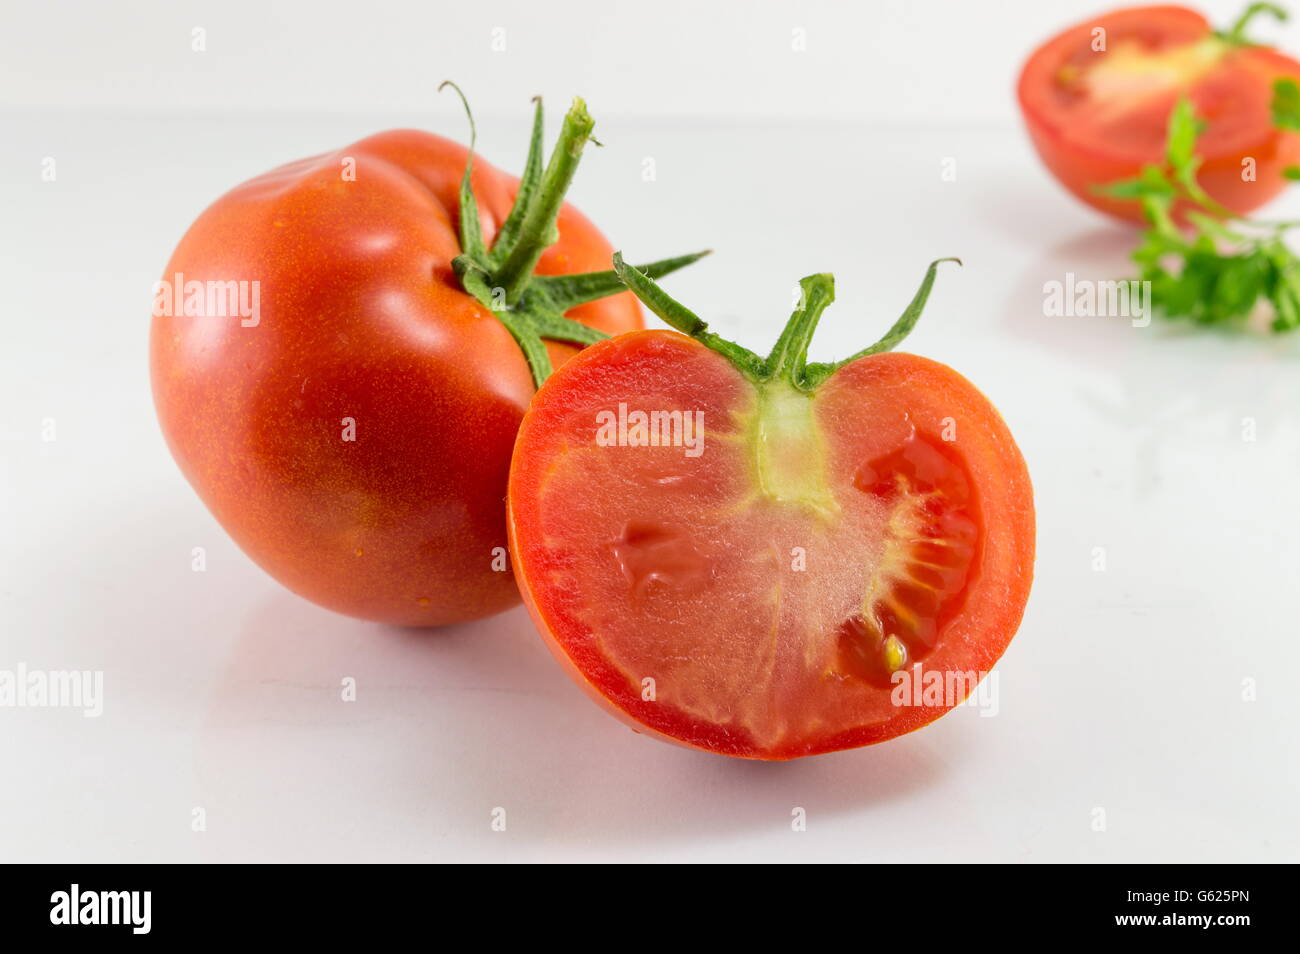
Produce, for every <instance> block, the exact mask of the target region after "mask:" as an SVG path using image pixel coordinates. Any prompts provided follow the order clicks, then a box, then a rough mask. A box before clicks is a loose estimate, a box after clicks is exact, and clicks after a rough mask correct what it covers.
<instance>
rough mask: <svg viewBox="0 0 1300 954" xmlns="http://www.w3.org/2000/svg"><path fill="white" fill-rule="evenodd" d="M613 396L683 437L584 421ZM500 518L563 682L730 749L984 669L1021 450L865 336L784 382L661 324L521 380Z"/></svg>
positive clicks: (904, 359)
mask: <svg viewBox="0 0 1300 954" xmlns="http://www.w3.org/2000/svg"><path fill="white" fill-rule="evenodd" d="M620 405H622V406H624V407H626V408H632V409H639V410H642V411H644V412H647V414H648V413H649V412H654V411H658V412H660V413H661V415H664V416H668V415H671V414H672V413H673V412H679V413H680V414H681V415H682V416H683V418H684V417H685V416H686V415H688V414H696V413H698V414H699V415H701V416H702V420H703V422H704V431H703V434H704V439H703V444H702V447H700V448H699V453H698V454H695V455H692V454H688V453H686V450H687V449H688V448H685V447H683V446H678V445H675V444H673V443H671V442H663V443H659V444H657V445H656V444H653V443H649V442H646V441H640V440H638V439H637V438H638V435H636V434H634V433H633V431H632V429H631V428H629V429H628V432H627V438H628V440H627V441H626V442H625V443H622V444H618V445H615V446H610V445H609V444H608V443H607V442H605V443H603V442H602V441H601V440H600V439H599V431H600V425H599V421H600V419H601V415H602V414H604V415H606V420H608V419H609V416H610V415H613V414H614V413H615V411H616V409H618V408H619V407H620ZM945 421H947V423H945ZM950 430H955V434H949V436H952V437H953V438H954V439H952V440H945V434H948V433H949V431H950ZM640 436H641V437H644V436H645V435H644V434H642V435H640ZM990 517H991V518H992V519H994V520H996V521H998V522H999V529H998V530H997V531H996V532H993V531H991V529H990V526H989V521H990ZM509 519H510V528H511V534H512V554H513V559H514V565H515V571H516V576H517V578H518V579H519V581H520V584H521V590H522V592H523V595H524V599H525V602H526V603H527V604H528V605H529V608H530V611H531V612H532V613H533V615H534V618H535V620H536V621H537V623H538V625H539V628H540V629H541V631H542V632H543V634H544V635H545V636H546V637H547V639H548V642H549V644H550V645H551V648H552V650H553V651H554V652H555V654H556V655H557V657H558V658H560V659H561V661H562V662H564V663H565V664H566V666H567V667H568V668H569V670H570V671H571V672H572V673H573V674H574V675H575V677H576V678H577V679H578V681H579V683H580V684H581V685H583V686H584V687H585V688H586V689H587V690H588V691H589V692H591V693H592V695H593V696H595V697H596V698H597V700H598V701H600V702H601V703H602V704H604V705H605V706H606V707H607V708H609V709H610V710H611V711H613V712H614V713H615V714H617V715H619V716H620V717H621V718H623V719H624V720H625V721H628V722H630V723H631V724H633V725H634V726H635V727H637V728H639V729H645V730H648V731H650V732H652V733H655V734H657V735H660V736H662V737H664V738H667V739H669V740H671V741H676V742H680V743H682V744H686V745H691V746H695V747H698V748H704V749H707V750H709V751H714V752H721V753H723V754H728V755H739V756H746V757H751V758H768V759H779V758H790V757H794V756H799V755H807V754H814V753H818V752H826V751H832V750H835V749H840V748H848V747H853V746H857V745H863V744H867V743H869V742H875V741H881V740H883V739H885V738H890V737H892V736H894V735H898V734H899V733H901V732H905V731H909V730H910V729H913V728H917V727H918V726H920V725H923V724H925V723H926V722H929V721H931V720H932V719H934V718H937V717H938V716H939V715H940V714H942V712H943V711H946V709H947V708H950V707H951V705H952V704H956V703H958V702H960V701H962V700H960V699H956V700H949V704H946V705H942V706H937V707H931V708H928V709H924V710H920V709H917V708H914V707H900V706H899V705H897V704H896V701H895V700H894V699H893V698H892V694H891V689H892V682H891V680H892V678H893V677H894V674H895V673H896V672H898V671H900V670H904V669H905V670H907V671H909V672H913V673H917V672H919V671H920V669H921V667H927V666H937V667H939V668H941V669H949V668H954V667H955V668H960V669H962V670H974V671H980V672H982V671H985V670H987V668H988V667H989V666H990V665H991V664H992V662H993V661H994V660H995V659H996V658H997V656H998V655H1000V653H1001V652H1002V650H1003V649H1004V648H1005V646H1006V644H1007V642H1008V641H1009V640H1010V638H1011V635H1012V633H1013V632H1014V630H1015V627H1016V624H1017V623H1018V621H1019V618H1020V614H1021V612H1022V611H1023V607H1024V602H1025V599H1026V598H1027V595H1028V585H1029V576H1030V572H1031V570H1030V565H1029V564H1030V562H1031V561H1032V551H1033V520H1032V502H1031V500H1030V490H1029V482H1028V475H1027V474H1026V472H1025V469H1024V463H1023V461H1022V460H1021V459H1020V456H1019V453H1018V452H1017V451H1016V450H1015V446H1014V443H1012V442H1011V440H1010V436H1009V434H1007V432H1006V429H1005V425H1004V424H1002V422H1001V420H1000V418H998V417H997V414H996V412H995V411H994V410H993V409H992V408H991V406H990V405H989V404H988V402H987V401H986V400H984V399H983V397H982V396H980V395H979V394H978V392H976V391H975V389H974V388H972V387H971V386H970V385H969V384H967V383H966V382H965V381H964V380H963V379H961V378H960V377H958V376H957V375H956V374H955V373H954V372H952V371H951V370H949V369H947V368H945V367H943V366H942V365H938V364H936V363H934V362H930V361H926V360H925V359H921V358H916V357H913V356H907V355H881V356H876V357H873V358H867V359H861V360H859V361H857V362H854V363H853V364H851V365H848V366H846V367H845V368H844V369H842V370H841V371H839V372H838V373H836V374H835V375H834V376H832V377H831V378H830V379H828V380H827V381H826V382H825V383H824V384H823V385H822V387H821V388H819V389H818V390H817V391H816V392H815V393H814V394H807V393H804V392H799V391H796V390H795V389H793V388H791V387H790V386H788V385H781V384H775V383H771V382H769V383H765V384H762V385H756V384H754V383H752V382H751V381H750V380H748V379H746V378H745V377H744V376H742V375H741V374H740V373H739V372H738V371H737V370H736V369H735V368H734V367H732V366H731V364H730V363H729V362H728V361H727V360H726V359H724V358H722V357H720V356H719V355H717V354H715V353H713V352H712V351H709V350H708V349H707V348H705V347H704V346H702V345H700V344H698V343H697V342H695V341H693V340H691V339H689V338H686V337H684V336H681V335H678V334H675V333H672V332H639V333H635V334H631V335H623V336H620V337H619V338H618V339H613V340H611V341H607V342H602V343H601V344H599V345H596V346H593V347H592V348H589V349H587V350H586V351H584V352H582V353H581V354H579V355H578V356H577V357H576V358H574V359H573V360H572V361H571V362H570V363H569V364H567V365H566V366H565V367H564V368H562V369H561V370H560V371H557V372H556V374H555V375H553V376H552V378H551V379H550V380H549V381H548V382H547V383H546V384H545V385H544V386H543V388H542V390H541V392H539V395H538V397H537V399H536V400H535V401H534V403H533V406H532V408H531V409H530V411H529V414H528V416H527V417H526V418H525V422H524V425H523V429H522V431H521V433H520V437H519V441H518V444H517V446H516V452H515V458H514V463H513V465H512V474H511V481H510V496H509Z"/></svg>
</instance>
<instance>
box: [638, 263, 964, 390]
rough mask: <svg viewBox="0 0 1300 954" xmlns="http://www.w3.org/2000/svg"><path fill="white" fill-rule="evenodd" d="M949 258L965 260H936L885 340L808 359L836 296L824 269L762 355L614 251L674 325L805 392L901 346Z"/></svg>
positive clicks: (759, 375) (806, 281) (745, 370)
mask: <svg viewBox="0 0 1300 954" xmlns="http://www.w3.org/2000/svg"><path fill="white" fill-rule="evenodd" d="M943 262H956V263H957V264H958V265H960V264H961V260H960V259H957V258H940V259H936V260H935V261H933V262H931V263H930V267H929V268H927V269H926V272H925V278H924V279H922V280H921V287H920V288H918V289H917V291H916V294H915V295H914V296H913V297H912V301H911V303H909V304H908V306H907V308H906V309H904V311H903V314H902V315H900V316H899V318H898V320H897V321H896V322H894V325H893V327H891V328H890V329H889V331H887V332H886V333H885V335H884V337H882V338H881V339H880V340H879V341H877V342H876V343H875V344H873V345H872V346H871V347H869V348H863V349H862V350H861V351H859V352H857V353H856V354H853V355H850V356H849V357H847V358H845V359H844V360H842V361H836V362H832V363H814V364H808V346H809V344H811V342H812V337H813V332H815V331H816V330H817V322H818V321H819V320H820V319H821V316H822V312H823V311H825V310H826V307H827V306H828V305H829V304H830V303H831V302H833V301H834V300H835V278H834V276H832V275H829V274H826V273H824V272H823V273H822V274H819V275H809V276H808V277H807V278H802V279H800V280H799V287H800V289H801V293H800V295H799V304H798V306H797V307H796V308H795V310H794V314H792V315H791V316H790V320H789V321H788V322H787V323H786V326H785V330H784V331H782V332H781V337H780V338H778V339H777V342H776V346H775V347H773V348H772V352H771V354H769V355H768V356H767V357H766V358H760V357H759V356H758V355H757V354H755V353H754V352H752V351H750V350H749V349H748V348H744V347H742V346H740V345H738V344H736V343H734V342H731V341H728V340H727V339H725V338H722V337H719V336H718V335H716V334H714V333H713V332H712V331H709V326H708V325H707V324H706V323H705V322H704V321H703V319H701V318H700V317H699V316H698V315H696V314H695V313H694V312H692V311H691V310H690V309H688V308H687V307H686V306H685V305H682V304H681V303H680V302H678V301H676V300H675V299H673V298H672V297H671V296H669V295H668V293H667V292H665V291H664V290H663V289H662V288H660V287H659V286H658V285H657V284H656V283H655V282H654V280H653V276H652V275H649V274H647V273H646V271H645V270H644V269H638V268H635V267H633V266H631V265H628V264H626V263H624V261H623V256H622V255H621V254H620V253H618V252H615V253H614V271H615V273H617V275H618V277H619V278H620V279H621V280H622V281H623V282H624V284H626V285H627V287H628V288H630V289H631V290H632V293H633V294H635V295H636V296H637V297H638V298H640V299H641V301H642V302H644V303H645V306H646V307H647V308H649V309H650V310H651V311H653V312H654V313H655V314H656V315H658V316H659V317H660V318H662V319H663V320H664V321H666V322H667V323H668V324H669V325H671V326H672V327H673V328H676V329H677V330H678V331H680V332H682V333H683V334H687V335H690V336H691V337H692V338H694V339H695V340H696V341H698V342H700V343H701V344H703V345H705V346H706V347H708V348H711V349H712V350H714V351H716V352H717V353H718V354H720V355H722V356H723V357H724V358H727V359H728V360H729V361H730V362H731V363H732V364H734V365H735V366H736V368H737V370H739V371H740V372H741V373H742V374H743V375H745V376H746V377H747V378H749V379H750V380H751V381H753V382H755V383H756V384H763V383H766V382H782V383H784V384H788V385H790V386H791V387H793V388H795V389H796V390H799V391H805V392H811V391H815V390H816V389H817V386H818V385H820V384H821V383H822V382H823V381H825V380H826V379H827V378H829V377H830V376H831V375H832V374H834V373H835V372H836V371H837V370H839V369H840V368H842V367H843V366H844V365H846V364H848V363H849V362H851V361H856V360H857V359H858V358H864V357H866V356H867V355H872V354H880V353H881V352H884V351H892V350H893V349H894V348H896V347H898V345H899V344H900V343H901V342H902V341H903V339H904V338H906V337H907V336H908V334H909V333H910V332H911V330H912V329H913V328H914V327H915V326H916V322H917V320H918V319H919V318H920V317H921V312H922V311H923V310H924V309H925V303H926V300H927V299H929V297H930V289H931V288H933V287H934V276H935V273H936V272H937V270H938V268H939V265H940V264H941V263H943Z"/></svg>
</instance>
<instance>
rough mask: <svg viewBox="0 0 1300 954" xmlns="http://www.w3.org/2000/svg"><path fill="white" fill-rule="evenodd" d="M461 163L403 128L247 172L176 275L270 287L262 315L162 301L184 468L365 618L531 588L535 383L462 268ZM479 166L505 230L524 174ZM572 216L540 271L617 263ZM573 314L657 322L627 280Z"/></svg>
mask: <svg viewBox="0 0 1300 954" xmlns="http://www.w3.org/2000/svg"><path fill="white" fill-rule="evenodd" d="M466 158H467V151H466V149H465V148H464V147H462V146H460V145H458V144H456V143H454V142H451V141H449V140H446V139H443V138H440V137H438V136H433V135H430V134H427V133H424V132H417V131H411V130H398V131H393V132H387V133H382V134H379V135H376V136H372V137H370V138H368V139H364V140H362V141H360V142H358V143H355V144H353V145H351V146H349V147H347V148H345V149H341V150H339V151H338V152H335V153H330V154H327V155H322V156H317V157H314V158H311V159H304V160H301V161H299V162H294V163H290V164H289V165H286V166H282V167H280V168H278V169H275V170H273V171H271V172H269V173H266V174H265V175H262V176H259V177H257V178H255V179H252V180H250V181H249V182H246V183H244V184H243V185H240V186H238V187H236V188H235V189H233V190H231V191H230V192H229V193H227V194H226V195H224V196H222V197H221V198H220V199H218V200H217V201H216V202H215V203H213V205H212V206H210V207H209V208H208V209H207V210H206V211H205V212H203V214H202V215H201V216H200V217H199V218H198V220H197V221H196V222H195V223H194V224H193V226H191V228H190V229H189V231H188V232H187V233H186V234H185V236H184V237H183V238H182V239H181V242H180V244H179V246H178V247H177V249H176V251H175V253H174V254H173V256H172V259H171V261H170V263H169V264H168V266H167V269H166V272H165V273H164V276H163V278H164V280H165V281H166V282H172V283H174V282H175V280H176V279H175V277H176V276H177V275H178V274H179V275H183V280H184V282H185V283H190V282H204V283H205V282H231V281H235V282H240V281H244V282H249V283H253V282H256V283H257V284H256V287H257V289H258V293H259V294H258V305H259V309H258V311H259V314H258V315H257V316H256V319H255V320H254V319H252V318H246V319H243V320H241V318H240V317H238V316H236V317H194V316H191V315H185V314H180V312H181V311H182V309H180V308H178V307H175V306H173V307H171V308H170V313H168V314H161V315H160V314H158V312H159V311H160V310H164V311H167V310H168V309H167V308H166V307H164V308H163V309H160V308H159V307H158V306H157V304H156V305H155V317H154V319H153V325H152V332H151V336H150V365H151V375H152V381H153V392H154V401H155V405H156V407H157V411H158V417H159V421H160V423H161V425H162V430H163V433H164V435H165V437H166V439H167V443H168V446H169V447H170V448H171V451H172V454H173V455H174V456H175V458H176V460H177V462H178V464H179V465H180V467H181V470H182V472H183V473H184V474H185V476H186V478H187V479H188V480H189V481H190V483H191V484H192V485H193V486H194V488H195V489H196V490H197V491H198V493H199V495H200V497H201V498H202V499H203V501H204V502H205V503H206V504H207V506H208V508H209V509H210V510H211V511H212V513H213V514H214V515H215V516H216V518H217V520H218V521H219V522H220V523H221V525H222V526H223V527H224V528H225V529H226V531H227V532H228V533H230V535H231V537H232V538H234V540H235V542H236V543H238V544H239V546H240V547H241V548H242V549H243V550H244V551H245V552H246V553H247V554H248V555H249V556H250V557H252V559H253V560H255V561H256V562H257V563H258V564H259V565H260V566H262V568H263V569H265V570H266V571H267V572H268V573H270V574H271V575H272V576H273V577H275V578H276V579H277V580H279V581H280V582H281V583H283V584H284V585H285V586H287V587H288V588H289V589H291V590H293V591H294V592H295V593H298V594H300V595H302V596H304V597H306V598H307V599H310V600H312V601H313V602H316V603H318V604H320V605H321V606H325V607H328V608H329V609H332V610H336V611H338V612H340V613H345V614H348V615H351V616H357V617H361V618H363V619H369V620H376V621H380V622H385V623H395V624H403V625H440V624H446V623H454V622H459V621H464V620H472V619H476V618H480V617H483V616H488V615H490V614H493V613H497V612H500V611H501V610H504V609H507V608H509V607H510V606H511V605H513V604H514V603H515V602H516V601H517V600H518V594H517V590H516V587H515V584H514V582H513V580H512V577H511V574H510V572H509V571H508V570H507V571H505V572H501V571H499V568H500V567H502V566H504V565H505V561H504V559H503V558H502V557H503V556H504V547H505V546H506V530H505V525H504V511H503V501H504V499H505V492H506V477H507V473H508V466H509V461H510V453H511V448H512V447H513V444H514V439H515V433H516V430H517V428H518V426H519V422H520V420H521V419H522V417H523V413H524V411H525V409H526V408H527V406H528V402H529V399H530V398H531V397H532V394H533V385H532V381H531V377H530V374H529V369H528V366H527V364H526V362H525V361H524V358H523V357H522V355H521V354H520V352H519V349H518V347H517V346H516V345H515V343H514V341H513V340H512V339H511V336H510V334H509V333H508V332H507V331H506V329H505V328H504V327H503V326H502V325H501V324H500V322H498V321H497V319H496V318H494V317H493V316H492V315H491V313H490V312H489V311H488V310H487V309H485V308H484V307H483V306H481V305H480V304H479V303H478V302H477V301H475V300H474V299H473V298H471V297H470V296H469V295H467V294H466V293H465V292H464V291H463V290H462V289H461V288H460V286H459V284H458V281H457V279H456V278H455V276H454V275H453V273H452V269H451V260H452V259H453V258H454V257H455V256H456V255H457V254H459V252H460V247H459V243H458V239H457V231H456V229H457V208H458V200H457V193H458V188H459V182H460V178H461V176H462V174H463V171H464V168H465V161H466ZM349 169H355V178H348V177H347V176H346V175H345V172H346V171H347V170H349ZM474 173H475V174H474V191H475V195H476V197H477V200H478V206H479V210H480V218H481V220H482V226H483V233H484V237H485V239H486V240H487V241H488V242H489V243H490V242H491V240H492V237H493V236H494V235H495V233H496V230H497V228H498V227H499V225H500V223H501V222H502V221H504V219H505V217H506V215H507V214H508V212H509V209H510V204H511V202H512V200H513V198H514V193H515V190H516V188H517V180H516V179H514V178H512V177H510V176H507V175H505V174H503V173H501V172H499V171H498V170H496V169H494V168H492V167H491V166H490V165H489V164H488V163H486V162H484V161H482V159H479V158H476V160H475V164H474ZM558 224H559V232H560V239H559V241H558V242H557V243H556V244H555V245H554V246H552V247H551V248H549V249H548V250H547V251H546V253H545V255H544V256H543V257H542V260H541V262H540V263H539V265H538V267H537V273H538V274H561V273H570V272H583V271H599V270H603V269H607V268H608V267H609V260H610V254H611V247H610V245H609V244H608V243H607V242H606V241H605V239H604V238H603V237H602V236H601V235H600V234H599V233H598V232H597V231H596V229H595V228H594V227H593V226H592V224H591V223H590V222H589V221H588V220H587V219H586V218H585V217H583V216H582V215H581V214H580V213H579V212H578V211H577V210H576V209H574V208H572V207H571V206H568V205H566V206H564V208H563V209H562V211H561V213H560V216H559V223H558ZM248 287H250V288H252V287H253V286H252V285H250V286H248ZM246 310H251V309H246ZM569 314H570V317H573V318H576V319H578V320H580V321H583V322H585V323H587V324H589V325H592V326H594V327H597V328H599V329H601V330H603V331H606V332H608V333H612V334H616V333H619V332H623V331H628V330H633V329H636V328H639V327H641V325H642V319H641V311H640V306H639V305H638V304H637V302H636V301H635V299H634V298H633V297H632V296H631V295H630V294H627V293H624V294H620V295H617V296H614V297H611V298H607V299H604V300H601V301H597V302H593V303H589V304H586V305H583V306H580V307H579V308H575V309H573V310H572V311H571V312H570V313H569ZM548 348H549V349H550V351H551V354H552V358H553V359H554V360H556V362H557V363H559V362H561V361H563V360H565V359H567V357H569V356H570V355H571V354H573V353H575V349H574V348H571V347H568V346H565V345H549V344H548ZM494 566H495V567H496V568H494Z"/></svg>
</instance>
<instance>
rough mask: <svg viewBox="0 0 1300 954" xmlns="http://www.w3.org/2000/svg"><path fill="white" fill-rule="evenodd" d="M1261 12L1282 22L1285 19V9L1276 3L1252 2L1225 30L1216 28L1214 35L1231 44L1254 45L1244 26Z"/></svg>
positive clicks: (1248, 24)
mask: <svg viewBox="0 0 1300 954" xmlns="http://www.w3.org/2000/svg"><path fill="white" fill-rule="evenodd" d="M1261 13H1267V14H1268V15H1269V16H1272V17H1275V18H1276V19H1278V20H1280V21H1282V22H1283V23H1285V22H1286V20H1287V12H1286V10H1285V9H1283V8H1282V7H1279V6H1278V5H1277V4H1276V3H1252V4H1251V5H1250V6H1248V7H1247V8H1246V9H1245V10H1244V11H1243V12H1242V14H1241V16H1239V17H1238V18H1237V22H1236V23H1234V24H1233V25H1232V26H1231V27H1229V28H1228V29H1226V30H1216V31H1215V32H1214V35H1215V36H1217V37H1218V38H1219V39H1220V40H1223V41H1224V42H1225V43H1228V44H1230V45H1232V46H1254V45H1255V43H1254V41H1253V40H1251V39H1250V38H1249V37H1247V36H1246V27H1248V26H1250V21H1251V20H1253V19H1255V17H1257V16H1258V15H1259V14H1261Z"/></svg>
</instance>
